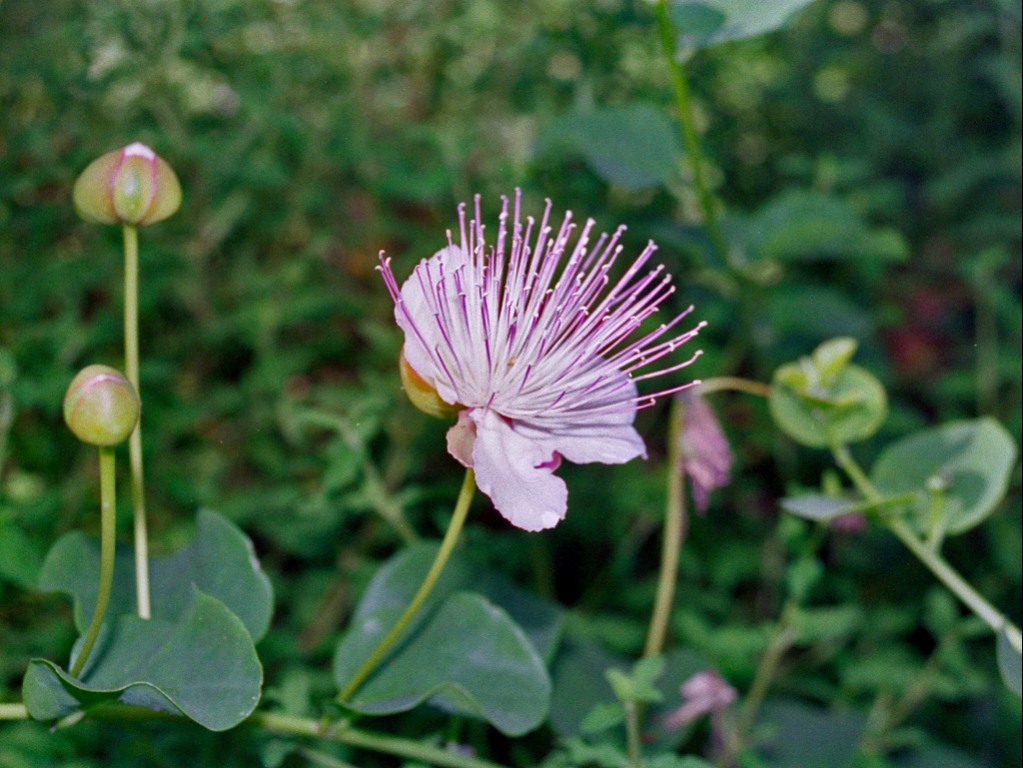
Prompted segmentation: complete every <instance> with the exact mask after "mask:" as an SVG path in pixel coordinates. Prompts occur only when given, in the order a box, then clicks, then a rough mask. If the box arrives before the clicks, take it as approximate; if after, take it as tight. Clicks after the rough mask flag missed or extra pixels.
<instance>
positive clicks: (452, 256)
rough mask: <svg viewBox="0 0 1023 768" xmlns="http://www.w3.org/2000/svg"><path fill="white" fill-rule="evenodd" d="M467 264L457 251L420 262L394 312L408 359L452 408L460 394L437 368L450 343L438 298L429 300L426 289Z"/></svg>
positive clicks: (432, 297)
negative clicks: (443, 329) (439, 352)
mask: <svg viewBox="0 0 1023 768" xmlns="http://www.w3.org/2000/svg"><path fill="white" fill-rule="evenodd" d="M466 263H467V260H466V256H465V253H464V252H463V251H462V250H461V249H460V248H457V247H456V248H444V249H443V250H440V251H437V253H435V254H434V255H433V256H432V257H431V258H429V259H426V260H423V261H421V262H419V264H418V265H417V266H416V268H415V269H414V270H413V271H412V275H411V276H410V277H409V278H408V280H406V281H405V283H404V284H403V285H402V286H401V303H399V304H397V305H396V306H395V308H394V319H395V320H396V321H397V323H398V327H399V328H401V329H402V330H403V331H404V332H405V346H404V352H405V359H406V360H408V363H409V365H411V366H412V368H413V370H415V372H416V373H418V374H419V375H420V376H421V377H422V378H423V379H425V380H426V381H427V382H429V383H430V384H431V385H432V386H433V387H434V389H436V390H437V394H439V395H440V396H441V399H443V400H444V401H445V402H447V403H451V404H452V405H454V404H455V403H457V402H458V392H456V391H455V390H454V389H453V388H452V386H451V385H450V383H449V382H448V377H447V375H446V374H445V373H444V371H443V370H442V369H441V368H440V367H439V366H438V365H437V363H436V357H435V355H434V350H436V349H447V342H446V341H445V340H444V335H443V334H442V333H441V331H440V327H439V326H438V325H437V319H436V316H435V314H434V307H435V306H436V303H437V297H436V294H435V293H434V295H432V296H430V297H429V298H427V296H426V294H424V292H423V289H424V286H425V287H426V289H427V290H429V291H434V285H433V283H432V282H431V280H432V279H437V277H438V276H439V275H441V274H442V273H443V274H447V275H450V274H451V273H452V272H453V271H454V270H456V269H458V267H459V266H461V265H463V264H466ZM467 351H468V350H467Z"/></svg>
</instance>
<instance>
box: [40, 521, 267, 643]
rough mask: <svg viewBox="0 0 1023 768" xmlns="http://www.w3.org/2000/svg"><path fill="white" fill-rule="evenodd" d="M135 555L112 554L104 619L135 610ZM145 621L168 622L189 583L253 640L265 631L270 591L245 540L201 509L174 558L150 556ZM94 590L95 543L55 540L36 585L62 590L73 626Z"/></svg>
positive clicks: (123, 550) (128, 551) (84, 614)
mask: <svg viewBox="0 0 1023 768" xmlns="http://www.w3.org/2000/svg"><path fill="white" fill-rule="evenodd" d="M134 569H135V555H134V550H133V549H132V547H131V546H119V547H118V548H117V555H116V561H115V565H114V589H113V593H112V594H111V597H110V607H109V609H108V610H109V614H110V615H112V616H117V615H120V614H128V613H132V612H133V611H134V610H135V570H134ZM149 575H150V589H151V596H152V603H153V617H154V618H160V619H167V620H169V621H174V620H175V619H176V618H177V617H178V616H179V615H181V614H182V613H183V611H184V609H185V607H186V606H187V605H188V604H189V602H190V601H191V597H192V587H193V585H194V586H196V587H198V588H199V589H200V590H202V591H203V592H204V593H205V594H207V595H210V596H211V597H215V598H216V599H217V600H219V601H220V602H222V603H223V604H224V605H226V606H227V607H228V608H229V609H230V610H231V611H233V612H234V613H235V614H236V615H237V616H238V618H240V619H241V620H242V623H243V624H244V625H245V627H246V628H247V629H248V630H249V633H250V634H251V635H252V638H253V640H259V639H260V638H261V637H262V636H263V635H264V634H265V633H266V630H267V628H268V627H269V626H270V616H271V613H272V611H273V590H272V588H271V586H270V580H269V579H268V578H267V576H266V574H265V573H263V571H262V569H261V568H260V566H259V562H258V561H257V560H256V555H255V551H254V549H253V547H252V542H250V541H249V538H248V537H247V536H246V535H245V534H244V533H242V532H241V531H240V530H239V529H238V528H237V527H236V526H235V525H234V524H233V523H231V522H230V521H228V520H226V519H225V518H223V517H221V516H220V515H218V514H216V513H214V512H211V511H209V510H200V511H199V513H198V515H197V517H196V526H195V539H194V541H193V542H192V544H190V545H188V546H187V547H184V548H182V549H180V550H178V551H177V552H175V553H174V554H171V555H163V556H157V557H152V558H150V561H149ZM98 585H99V543H98V542H96V541H94V540H92V539H90V538H89V537H88V536H86V535H85V534H83V533H80V532H74V533H69V534H67V535H65V536H62V537H61V538H60V539H59V540H58V541H57V543H56V544H54V545H53V547H52V548H51V549H50V551H49V553H48V554H47V555H46V560H45V562H44V563H43V569H42V573H41V574H40V577H39V586H40V587H41V588H42V589H44V590H47V591H51V592H65V593H67V594H68V595H70V596H71V597H72V600H73V602H74V617H75V626H77V627H78V629H79V631H83V632H84V631H85V628H86V627H88V626H89V622H90V621H91V620H92V611H93V609H94V608H95V606H96V590H97V587H98Z"/></svg>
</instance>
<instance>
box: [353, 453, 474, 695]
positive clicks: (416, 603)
mask: <svg viewBox="0 0 1023 768" xmlns="http://www.w3.org/2000/svg"><path fill="white" fill-rule="evenodd" d="M475 490H476V475H475V473H473V471H472V470H471V469H468V470H466V472H465V480H464V481H463V483H462V490H461V492H460V493H459V494H458V501H457V502H456V503H455V511H454V513H453V514H452V515H451V522H450V523H448V530H447V532H446V533H445V534H444V540H443V541H442V542H441V545H440V549H439V550H437V556H436V557H435V558H434V561H433V565H431V566H430V570H429V571H427V573H426V577H425V578H424V579H423V583H422V584H420V585H419V591H417V592H416V594H415V596H414V597H413V598H412V602H410V603H409V605H408V608H406V609H405V612H404V613H403V614H402V615H401V618H399V619H398V621H397V622H396V623H395V625H394V626H393V627H391V631H390V632H388V633H387V635H386V636H385V637H384V639H383V640H381V641H380V645H378V646H377V648H376V650H375V651H373V654H372V655H371V656H370V657H369V658H368V659H366V661H365V662H363V664H362V666H361V667H359V669H358V670H357V671H356V673H355V675H354V676H353V677H352V679H351V680H349V681H348V684H347V685H346V686H345V687H344V688H343V689H342V691H341V693H340V694H339V695H338V697H337V701H338V703H341V704H343V703H344V702H346V701H348V700H349V699H351V698H352V696H353V695H354V694H355V692H356V691H357V690H358V689H359V686H360V685H362V684H363V683H364V682H365V681H366V678H368V677H369V676H370V674H372V672H373V670H374V669H376V667H377V665H378V664H379V663H380V662H381V661H382V660H383V658H384V656H386V655H387V652H388V651H389V650H391V646H393V645H394V643H395V642H396V641H397V640H398V637H399V636H400V635H401V633H402V632H404V631H405V627H407V626H408V624H409V622H410V621H412V619H413V618H414V617H415V615H416V613H418V612H419V609H420V608H421V607H422V606H423V603H425V602H426V598H428V597H429V596H430V592H431V591H433V588H434V586H435V585H436V583H437V579H439V578H440V574H441V572H442V571H443V570H444V566H445V565H446V564H447V562H448V559H449V558H450V557H451V553H452V551H453V550H454V548H455V543H456V542H457V541H458V534H459V533H461V531H462V526H463V525H464V524H465V519H466V517H468V515H469V505H470V503H471V502H472V496H473V492H474V491H475Z"/></svg>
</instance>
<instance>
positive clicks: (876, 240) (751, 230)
mask: <svg viewBox="0 0 1023 768" xmlns="http://www.w3.org/2000/svg"><path fill="white" fill-rule="evenodd" d="M760 7H762V6H760ZM738 227H739V229H740V233H739V236H740V239H741V241H742V242H743V243H744V244H745V247H746V249H747V251H748V252H749V253H750V254H751V255H752V256H755V257H756V258H758V259H776V260H778V261H788V262H792V261H808V260H823V259H859V260H864V259H867V260H874V261H903V260H905V259H906V257H907V256H908V255H909V249H908V246H907V244H906V242H905V239H904V238H903V237H902V236H901V235H899V233H897V232H895V231H894V230H885V229H874V228H871V227H870V226H869V225H868V224H867V222H866V221H865V220H864V219H863V218H862V217H861V216H860V215H859V214H858V213H856V211H854V210H853V209H852V208H851V207H850V206H849V205H848V204H847V203H845V202H844V201H843V200H841V199H839V198H836V197H832V196H830V195H827V194H824V193H822V192H814V191H809V190H799V191H792V192H783V193H782V194H780V195H778V196H777V197H774V198H773V199H771V200H770V201H769V202H768V203H767V204H765V205H764V206H763V207H762V208H761V209H760V210H758V211H757V212H756V213H755V214H754V215H753V216H751V217H749V219H748V220H746V221H745V222H744V223H739V224H738Z"/></svg>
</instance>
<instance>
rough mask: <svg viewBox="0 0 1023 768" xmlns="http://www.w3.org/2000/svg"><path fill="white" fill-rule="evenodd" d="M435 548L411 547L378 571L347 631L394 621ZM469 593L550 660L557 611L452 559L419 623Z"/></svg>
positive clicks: (428, 544) (557, 623) (501, 578)
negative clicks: (389, 617)
mask: <svg viewBox="0 0 1023 768" xmlns="http://www.w3.org/2000/svg"><path fill="white" fill-rule="evenodd" d="M437 548H438V545H437V544H436V543H435V542H421V543H419V544H414V545H412V546H410V547H406V548H405V549H403V550H401V551H400V552H398V553H397V554H396V555H394V556H393V557H392V558H391V559H390V560H388V561H387V562H386V563H385V564H384V565H382V566H381V567H380V569H379V570H378V571H377V572H376V574H375V575H374V576H373V580H372V581H371V582H370V584H369V586H368V587H367V588H366V591H365V593H364V594H363V596H362V599H361V600H360V601H359V605H358V606H357V607H356V609H355V612H354V614H353V615H352V625H353V626H355V625H357V624H360V623H363V622H367V621H377V620H379V617H380V616H381V615H383V614H385V613H387V612H395V614H394V618H397V616H398V615H400V613H401V611H403V610H404V609H405V606H407V605H408V604H409V603H410V602H411V601H412V597H413V595H415V593H416V591H417V590H418V589H419V585H420V584H421V583H422V581H423V578H424V577H425V576H426V572H427V571H428V570H429V569H430V564H431V563H433V560H434V558H435V557H436V556H437ZM470 589H471V590H472V591H473V592H477V593H479V594H481V595H483V596H484V597H486V598H487V599H488V600H490V602H492V603H494V604H495V605H498V606H500V607H501V608H502V609H504V611H505V612H507V614H508V615H509V616H511V618H512V619H513V620H514V621H515V623H517V624H518V625H519V626H520V627H521V628H522V629H523V631H525V633H526V636H527V637H529V639H530V640H531V641H532V643H533V646H534V647H535V648H536V650H537V653H539V654H540V655H541V656H542V657H543V658H545V659H546V658H550V657H552V656H553V653H554V649H555V646H556V644H557V641H558V638H559V636H560V633H561V623H562V612H561V609H560V608H559V607H558V606H556V605H555V604H553V603H550V602H548V601H546V600H541V599H540V598H539V597H536V596H535V595H533V594H532V593H530V592H527V591H526V590H524V589H522V588H521V587H519V586H518V585H516V584H515V583H514V582H512V581H510V580H509V579H507V578H506V577H504V576H502V575H501V574H499V573H495V572H493V571H487V570H483V569H480V568H477V567H474V566H471V565H470V564H469V563H467V562H466V561H465V560H464V559H463V558H461V557H459V556H458V555H457V554H456V555H454V556H452V558H451V559H450V560H449V561H448V563H447V565H446V566H445V567H444V571H443V572H442V573H441V577H440V580H439V581H438V582H437V584H436V585H435V586H434V588H433V591H432V592H431V594H430V599H429V600H428V601H427V603H426V605H425V606H424V608H423V609H422V610H421V611H420V617H422V616H424V615H426V614H428V613H429V612H430V610H431V609H432V608H435V607H436V606H437V605H438V604H439V603H440V602H441V601H442V600H444V599H445V598H447V597H449V596H450V595H453V594H454V593H455V592H458V591H462V590H470ZM388 626H390V624H388Z"/></svg>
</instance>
